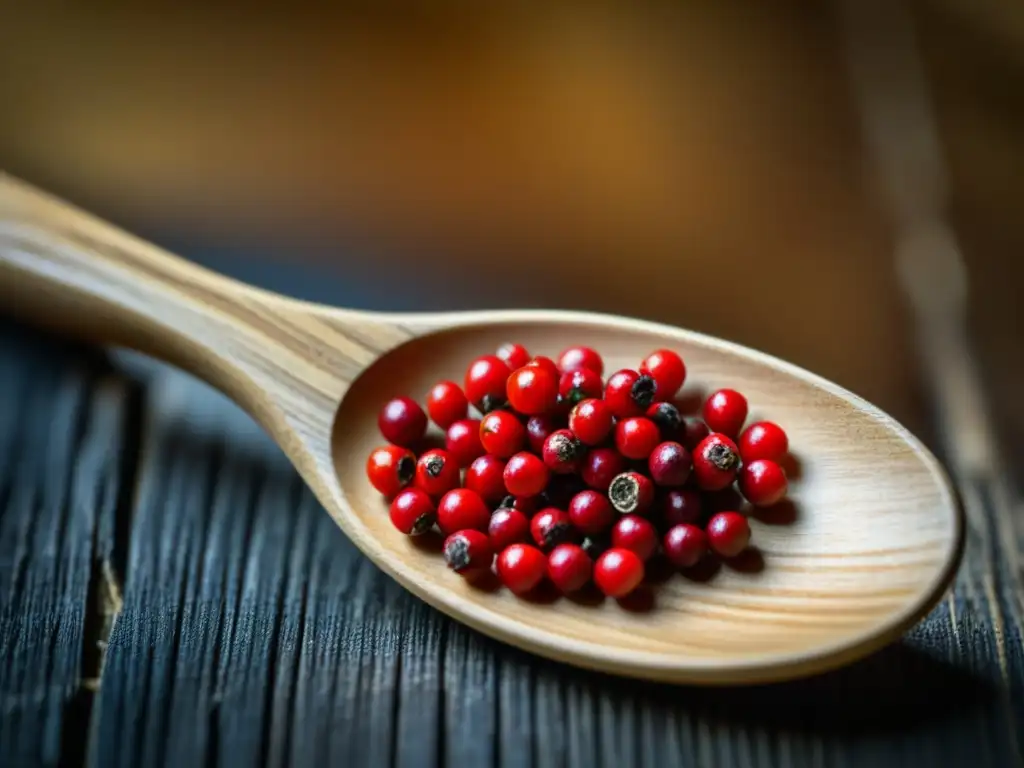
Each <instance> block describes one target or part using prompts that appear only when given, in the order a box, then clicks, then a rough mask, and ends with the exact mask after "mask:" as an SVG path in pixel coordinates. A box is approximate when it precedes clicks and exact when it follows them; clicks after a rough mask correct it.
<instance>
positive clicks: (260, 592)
mask: <svg viewBox="0 0 1024 768" xmlns="http://www.w3.org/2000/svg"><path fill="white" fill-rule="evenodd" d="M23 333H24V331H22V330H18V331H16V332H15V331H11V333H7V334H4V333H0V387H2V392H3V393H4V397H2V398H0V597H2V603H0V695H2V698H0V703H2V707H0V764H2V765H5V766H6V765H38V764H44V765H45V764H55V763H56V762H58V761H59V760H61V759H62V755H63V759H64V760H65V761H66V762H69V763H72V764H73V763H74V762H75V761H76V758H77V757H80V756H81V753H82V749H83V746H84V743H85V738H86V733H87V730H88V729H87V727H86V724H85V720H84V717H85V716H87V715H88V714H89V711H88V706H87V700H86V699H85V698H83V697H82V695H81V694H80V679H81V677H82V676H83V674H88V672H89V670H88V666H89V664H90V663H92V662H91V661H90V658H91V655H90V653H88V651H89V648H90V643H91V642H93V640H94V638H95V637H96V636H98V633H97V632H95V631H94V629H95V628H94V627H93V628H90V626H89V625H90V624H95V623H96V618H95V615H94V614H95V613H96V611H97V610H98V607H97V605H96V604H97V602H98V600H97V598H98V595H99V593H100V591H101V589H100V588H101V587H103V586H104V582H103V581H102V579H101V578H100V577H101V576H102V574H103V573H104V572H107V571H117V570H119V566H118V562H119V560H120V559H121V555H122V554H123V553H122V550H123V549H124V543H125V542H123V541H119V540H118V538H117V537H118V531H119V530H120V529H121V528H122V527H123V524H119V520H118V518H119V514H120V513H119V509H121V508H120V507H119V505H121V504H124V503H125V502H126V501H128V500H129V497H130V498H131V500H132V501H133V506H134V517H133V523H132V528H131V538H130V542H129V544H130V552H129V556H128V558H127V560H126V562H125V563H124V564H123V567H121V568H120V569H121V570H124V571H125V573H126V581H125V583H124V604H123V609H122V610H121V612H120V614H119V615H118V616H117V619H116V621H115V623H114V626H113V630H112V632H111V635H110V640H109V648H108V651H107V654H106V660H105V667H104V669H103V674H102V686H101V688H100V691H99V693H98V695H97V697H96V701H95V704H94V705H93V707H92V716H93V718H92V724H91V734H92V742H91V745H90V755H89V756H90V758H91V763H92V764H93V765H97V766H98V765H103V766H107V765H113V766H116V765H126V766H137V765H142V764H146V765H149V764H153V765H161V764H163V765H174V766H177V765H197V764H203V765H217V766H234V765H239V766H241V765H264V764H265V765H275V766H282V765H305V764H316V763H325V764H341V765H353V766H358V765H374V766H376V765H396V766H403V767H405V766H421V765H426V766H432V765H436V766H455V765H500V766H503V767H506V766H513V767H516V768H518V767H519V766H523V767H526V766H562V765H568V766H616V768H619V766H622V765H638V766H658V767H659V768H661V766H668V767H671V766H691V765H700V766H719V765H721V766H733V765H735V766H756V767H760V766H804V765H807V766H810V765H842V766H859V765H866V766H876V765H898V764H902V763H904V762H906V761H908V760H913V761H915V762H917V761H921V760H923V761H925V762H927V764H929V765H934V766H943V765H964V764H970V765H973V766H1003V765H1014V764H1019V762H1020V761H1019V753H1020V752H1019V751H1020V745H1021V743H1024V732H1022V729H1024V644H1022V642H1024V639H1022V635H1021V625H1022V615H1021V598H1020V592H1019V589H1018V586H1017V577H1016V575H1015V574H1014V573H1013V571H1012V568H1011V567H1010V566H1009V565H1008V563H1009V562H1010V559H1009V558H1008V557H1007V556H1006V555H1007V553H1006V547H1007V546H1014V543H1013V542H1007V541H1005V540H1004V539H1003V538H1001V537H1000V536H998V534H997V533H996V531H997V530H998V525H997V524H998V522H999V520H998V515H1000V514H1002V512H1001V511H1000V510H999V509H997V508H996V507H995V505H996V504H997V503H998V499H996V498H993V497H992V494H991V493H990V489H989V488H988V487H987V486H986V485H985V484H984V483H980V484H978V485H977V486H972V485H970V484H968V485H967V486H965V487H964V489H963V490H964V493H965V497H969V499H970V500H971V503H972V509H974V512H973V517H972V531H971V542H970V545H969V547H968V554H967V559H966V561H965V564H964V568H963V569H962V571H961V573H960V575H959V577H958V579H957V585H956V591H955V593H954V594H953V595H952V596H951V598H950V599H949V600H947V601H945V602H944V603H943V604H941V605H940V606H939V607H938V608H937V609H936V611H935V612H933V614H932V615H931V616H930V617H928V619H927V620H926V621H925V622H924V623H923V624H922V625H920V626H919V627H918V628H917V629H915V630H914V631H913V632H911V633H910V634H909V635H908V637H907V638H906V640H905V641H904V642H903V643H902V644H899V645H897V646H894V647H892V648H889V649H887V650H886V651H884V652H882V653H880V654H877V655H876V656H874V657H872V658H871V659H868V660H866V661H864V662H862V663H860V664H858V665H855V666H854V667H852V668H850V669H847V670H843V671H840V672H837V673H834V674H830V675H826V676H823V677H820V678H817V679H814V680H810V681H804V682H799V683H793V684H787V685H781V686H770V687H763V688H745V689H738V690H702V689H695V688H672V687H666V686H656V685H647V684H644V683H639V682H633V681H627V680H620V679H615V678H611V677H607V676H603V675H600V674H593V673H587V672H582V671H579V670H575V669H572V668H568V667H565V666H562V665H558V664H554V663H551V662H547V661H544V660H540V659H536V658H533V657H531V656H529V655H527V654H524V653H521V652H519V651H517V650H515V649H512V648H508V647H505V646H503V645H501V644H499V643H496V642H493V641H491V640H489V639H487V638H485V637H483V636H480V635H478V634H476V633H473V632H471V631H469V630H466V629H465V628H463V627H461V626H458V625H455V624H453V623H452V622H450V621H449V620H448V619H446V618H445V617H443V616H442V615H440V614H438V613H437V612H436V611H434V610H432V609H430V608H428V607H426V606H425V605H423V604H422V603H420V602H419V601H417V600H415V599H413V598H411V597H410V596H408V595H407V594H405V593H404V592H403V591H402V590H401V589H399V588H398V587H397V586H396V585H395V584H394V583H393V582H392V581H391V580H390V579H387V578H386V577H385V576H383V574H381V573H380V572H379V571H378V570H377V569H376V568H375V567H374V566H372V565H371V564H369V563H368V562H367V561H366V560H365V559H364V558H362V557H361V556H360V555H359V554H358V552H356V550H355V549H354V548H353V547H352V545H351V544H350V543H349V542H348V541H347V540H346V539H345V538H344V537H343V536H342V535H341V534H340V532H339V531H337V529H336V528H335V527H334V525H333V523H331V521H330V519H329V518H328V517H327V516H326V515H325V514H323V513H322V511H321V510H320V509H319V507H318V505H317V504H316V503H315V502H314V501H313V500H312V498H311V497H310V495H309V493H308V492H307V491H306V490H305V489H304V488H303V486H302V484H301V483H300V482H299V480H298V478H297V477H296V476H295V474H294V472H293V471H292V470H291V469H290V468H289V467H288V466H287V465H286V463H285V461H284V459H283V457H282V456H281V455H280V453H279V452H278V451H277V450H276V449H274V448H273V447H272V446H270V445H269V444H268V442H267V441H266V439H265V438H263V437H262V435H261V433H260V432H259V431H258V429H256V428H255V427H254V426H253V425H252V423H251V422H250V421H249V420H248V419H246V418H245V417H244V416H242V415H241V414H240V413H239V412H238V411H237V409H235V408H234V407H233V406H231V405H230V404H227V403H226V401H224V400H223V398H220V397H219V396H216V395H214V394H212V393H210V392H209V391H208V390H206V389H205V388H204V387H202V386H201V385H199V384H197V383H196V382H194V381H192V380H191V379H187V378H185V377H182V376H180V375H177V374H173V373H171V372H168V371H166V370H165V369H151V370H150V374H151V376H150V379H149V381H150V386H149V388H148V394H147V402H146V409H145V414H146V419H145V423H144V426H141V427H140V425H138V424H136V423H135V419H134V416H133V413H134V411H133V408H132V406H131V397H128V398H127V400H126V399H125V395H126V394H129V395H130V392H131V389H130V388H128V387H127V385H126V384H125V383H124V381H123V380H122V379H120V378H118V377H112V376H111V375H110V373H109V372H108V370H107V368H106V367H105V365H104V363H103V362H102V360H101V359H100V358H98V357H95V356H93V355H91V354H89V353H86V352H83V351H82V350H80V349H77V348H70V347H64V346H57V345H56V344H55V343H54V342H52V341H49V340H46V339H43V338H41V337H31V338H30V339H28V340H25V341H23V340H20V336H21V335H22V334H23ZM140 428H141V429H142V431H143V433H144V439H143V440H142V441H141V445H142V451H141V454H139V458H138V481H137V482H133V481H131V479H130V478H131V473H132V468H131V467H130V466H125V464H124V461H125V459H126V458H130V457H131V456H134V455H135V452H134V450H133V445H134V442H133V441H134V437H133V434H134V431H135V430H137V429H140ZM121 511H122V512H123V510H121ZM105 569H106V570H105ZM83 658H84V659H85V661H86V665H85V666H84V667H83ZM93 660H94V659H93ZM83 702H85V704H83Z"/></svg>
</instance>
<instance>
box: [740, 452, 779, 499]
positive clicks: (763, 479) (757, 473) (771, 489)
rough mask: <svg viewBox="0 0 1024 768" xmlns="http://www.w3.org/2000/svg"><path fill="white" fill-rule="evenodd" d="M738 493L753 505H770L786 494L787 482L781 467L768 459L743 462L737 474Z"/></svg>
mask: <svg viewBox="0 0 1024 768" xmlns="http://www.w3.org/2000/svg"><path fill="white" fill-rule="evenodd" d="M739 485H740V493H742V494H743V497H744V498H745V499H746V500H747V501H749V502H750V503H751V504H753V505H754V506H755V507H770V506H771V505H772V504H775V503H776V502H779V501H781V500H782V498H783V497H784V496H785V495H786V490H787V488H788V485H789V483H788V482H787V481H786V473H785V472H783V471H782V467H780V466H779V465H778V464H776V463H775V462H774V461H769V460H768V459H756V460H754V461H752V462H750V463H749V464H744V465H743V468H742V469H741V470H740V474H739Z"/></svg>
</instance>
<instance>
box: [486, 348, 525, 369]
mask: <svg viewBox="0 0 1024 768" xmlns="http://www.w3.org/2000/svg"><path fill="white" fill-rule="evenodd" d="M494 354H495V356H497V357H499V358H501V359H502V360H504V361H505V365H507V366H508V367H509V370H512V371H514V370H516V368H522V367H523V366H524V365H526V364H527V363H528V362H530V353H529V352H527V351H526V347H524V346H523V345H522V344H516V343H514V342H511V341H509V342H506V343H505V344H502V345H501V346H500V347H498V351H497V352H495V353H494Z"/></svg>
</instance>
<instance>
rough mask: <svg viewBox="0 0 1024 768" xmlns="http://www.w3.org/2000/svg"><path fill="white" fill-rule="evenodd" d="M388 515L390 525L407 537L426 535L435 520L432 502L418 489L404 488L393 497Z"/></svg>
mask: <svg viewBox="0 0 1024 768" xmlns="http://www.w3.org/2000/svg"><path fill="white" fill-rule="evenodd" d="M388 514H389V516H390V517H391V524H392V525H394V526H395V528H397V529H398V530H400V531H401V532H402V533H405V534H408V535H409V536H419V535H420V534H423V533H426V532H427V531H429V530H430V528H431V526H432V525H433V524H434V522H435V521H436V520H437V514H436V510H435V508H434V502H433V501H431V499H430V497H429V496H427V494H425V493H424V492H423V491H421V490H420V489H418V488H406V489H405V490H404V491H401V492H400V493H399V494H398V495H397V496H395V498H394V500H393V501H392V502H391V507H390V509H389V510H388Z"/></svg>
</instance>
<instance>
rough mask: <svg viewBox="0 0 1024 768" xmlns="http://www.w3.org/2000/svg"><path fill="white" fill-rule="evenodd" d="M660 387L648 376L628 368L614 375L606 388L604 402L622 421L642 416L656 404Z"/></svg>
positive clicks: (609, 379)
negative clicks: (656, 393) (652, 404)
mask: <svg viewBox="0 0 1024 768" xmlns="http://www.w3.org/2000/svg"><path fill="white" fill-rule="evenodd" d="M657 388H658V385H657V384H656V383H655V381H654V379H653V378H652V377H650V376H647V375H646V374H644V375H640V374H639V373H637V372H636V371H633V370H630V369H628V368H626V369H623V370H621V371H617V372H615V373H613V374H612V375H611V376H610V377H609V378H608V383H607V384H605V387H604V400H605V402H606V403H607V404H608V407H609V408H610V409H611V412H612V413H613V414H614V415H615V416H616V417H618V418H620V419H625V418H628V417H629V416H642V415H643V414H644V412H646V411H647V409H648V408H650V407H651V403H653V402H654V397H655V392H656V390H657Z"/></svg>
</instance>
